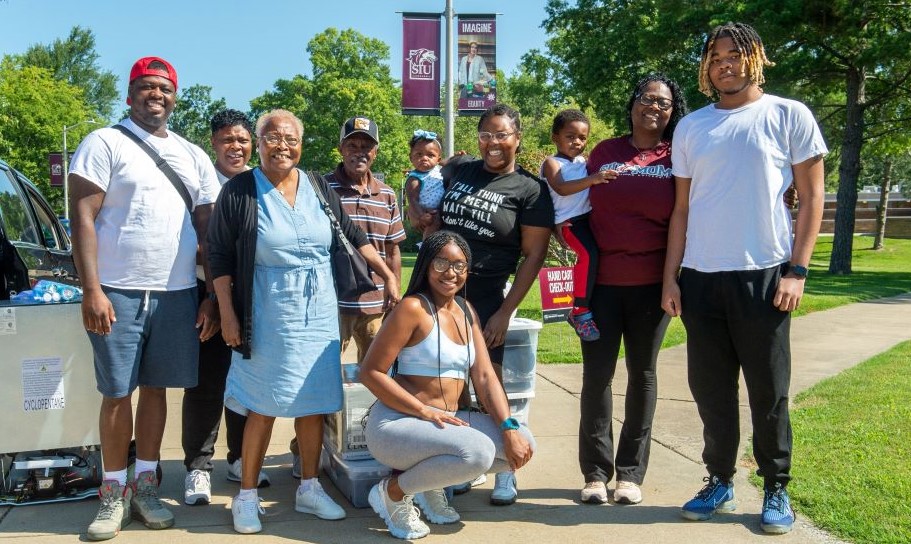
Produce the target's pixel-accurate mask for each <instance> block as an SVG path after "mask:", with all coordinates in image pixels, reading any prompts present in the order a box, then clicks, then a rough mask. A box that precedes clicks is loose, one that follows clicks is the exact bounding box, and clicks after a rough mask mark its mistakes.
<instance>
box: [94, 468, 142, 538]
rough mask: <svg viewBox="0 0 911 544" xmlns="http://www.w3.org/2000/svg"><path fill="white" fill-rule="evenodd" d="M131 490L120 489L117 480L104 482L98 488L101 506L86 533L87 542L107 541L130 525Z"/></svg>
mask: <svg viewBox="0 0 911 544" xmlns="http://www.w3.org/2000/svg"><path fill="white" fill-rule="evenodd" d="M132 496H133V488H131V487H130V486H126V487H125V488H124V487H120V484H119V483H118V482H117V480H105V481H104V482H102V483H101V487H99V488H98V499H99V500H100V501H101V506H99V507H98V513H97V514H95V519H94V521H92V523H91V524H90V525H89V529H88V531H86V535H85V536H86V537H88V539H89V540H108V539H111V538H114V537H115V536H117V535H118V534H119V533H120V529H122V528H124V527H126V526H127V525H129V524H130V521H131V519H130V498H131V497H132Z"/></svg>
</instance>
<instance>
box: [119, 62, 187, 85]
mask: <svg viewBox="0 0 911 544" xmlns="http://www.w3.org/2000/svg"><path fill="white" fill-rule="evenodd" d="M156 62H157V63H160V64H161V65H163V66H164V68H162V67H161V66H151V65H152V64H154V63H156ZM143 76H161V77H163V78H166V79H169V80H171V83H173V84H174V90H175V91H176V90H177V71H176V70H175V69H174V67H173V66H171V63H170V62H168V61H166V60H164V59H163V58H161V57H143V58H141V59H139V60H137V61H136V63H135V64H133V68H132V69H131V70H130V83H132V82H133V80H134V79H136V78H139V77H143Z"/></svg>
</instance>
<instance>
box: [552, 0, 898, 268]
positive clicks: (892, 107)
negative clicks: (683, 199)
mask: <svg viewBox="0 0 911 544" xmlns="http://www.w3.org/2000/svg"><path fill="white" fill-rule="evenodd" d="M547 13H548V19H547V20H546V21H545V23H544V24H545V28H547V30H548V31H549V32H551V33H553V34H554V37H553V38H552V39H551V40H550V41H549V45H550V47H551V50H552V51H553V52H554V54H555V55H556V56H557V58H558V59H560V60H561V61H563V62H565V63H566V64H567V70H568V74H569V77H570V81H571V82H572V87H573V89H574V90H576V91H579V96H580V97H585V98H586V99H591V100H593V101H594V102H595V106H596V108H597V107H598V104H599V102H605V101H608V103H610V101H612V100H616V98H617V97H618V93H617V87H618V85H619V82H618V78H619V81H623V80H624V79H625V80H627V81H631V80H632V79H633V78H634V77H635V76H636V75H638V74H640V73H641V72H643V71H645V70H651V69H661V70H664V71H665V72H666V73H669V74H671V75H672V76H674V77H676V78H678V79H680V80H681V83H683V84H684V86H685V88H686V89H687V90H688V91H687V98H688V99H689V100H690V102H691V105H692V106H696V105H698V103H699V102H701V101H700V100H696V98H697V97H696V95H695V93H693V92H692V90H691V89H693V88H694V87H695V78H696V76H697V66H698V64H697V63H698V58H699V52H700V47H701V44H702V42H703V41H704V39H705V35H706V33H707V32H708V30H709V29H711V28H712V27H713V26H714V25H717V24H720V23H724V22H726V21H731V20H734V21H746V22H752V23H754V24H755V25H756V26H757V27H758V30H759V32H760V35H762V37H763V40H764V41H765V46H766V49H767V50H768V52H769V56H770V57H771V58H772V60H773V61H775V62H777V66H776V67H774V68H770V69H769V70H768V72H767V73H768V77H767V79H768V83H767V84H766V85H765V88H766V89H767V90H769V91H771V92H775V93H777V94H784V95H786V96H794V97H796V98H798V99H801V100H804V101H805V102H807V103H808V105H810V107H811V109H813V110H814V111H815V112H816V114H817V116H818V117H819V119H820V121H821V123H822V125H823V129H824V132H825V133H826V135H827V136H828V141H829V142H830V144H832V145H831V146H830V147H833V148H834V147H836V145H837V146H838V147H839V149H837V155H838V160H839V167H838V178H839V181H838V208H837V211H836V218H835V222H836V224H835V240H834V243H833V250H832V257H831V261H830V263H829V272H831V273H835V274H848V273H850V272H851V249H852V247H851V246H852V242H853V234H854V213H855V207H856V203H857V183H858V176H859V174H860V171H861V151H862V149H863V145H864V142H865V141H866V140H867V139H869V138H870V137H872V136H873V135H874V133H876V134H880V133H882V134H885V133H900V132H901V131H907V130H908V129H909V128H911V113H909V111H908V110H909V104H911V4H909V3H908V2H905V1H896V2H882V1H875V0H805V1H795V0H750V1H722V2H718V1H714V0H687V1H683V0H666V1H658V0H649V1H641V2H629V1H623V2H603V1H596V0H580V1H579V2H577V5H576V6H573V7H571V6H569V4H568V3H567V2H565V1H562V0H549V2H548V6H547ZM670 38H673V39H670ZM591 59H598V62H591ZM872 119H879V120H881V121H880V122H881V123H883V124H878V125H875V128H874V125H873V124H871V120H872Z"/></svg>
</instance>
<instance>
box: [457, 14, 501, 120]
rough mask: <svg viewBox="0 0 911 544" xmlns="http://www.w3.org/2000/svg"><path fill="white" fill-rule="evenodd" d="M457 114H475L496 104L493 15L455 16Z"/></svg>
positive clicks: (495, 56)
mask: <svg viewBox="0 0 911 544" xmlns="http://www.w3.org/2000/svg"><path fill="white" fill-rule="evenodd" d="M458 36H459V47H458V59H459V67H458V71H457V73H458V79H457V82H458V88H459V114H461V115H479V114H480V113H481V112H483V111H484V110H486V109H487V108H489V107H490V106H493V105H494V104H496V103H497V79H496V77H497V17H496V15H459V29H458Z"/></svg>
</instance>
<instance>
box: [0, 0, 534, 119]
mask: <svg viewBox="0 0 911 544" xmlns="http://www.w3.org/2000/svg"><path fill="white" fill-rule="evenodd" d="M544 5H545V0H501V1H500V2H495V3H494V2H490V1H489V0H487V1H482V0H453V8H454V10H455V12H456V13H457V14H458V13H460V12H461V13H490V12H492V11H495V12H496V13H498V17H497V26H498V29H497V30H498V32H497V34H498V44H497V64H498V67H499V68H501V69H503V70H504V71H505V72H506V73H507V74H509V73H511V72H512V71H513V69H514V68H515V67H516V65H517V64H518V62H519V59H520V57H521V56H522V55H523V54H524V53H525V52H527V51H528V50H530V49H533V48H539V49H544V44H545V41H546V38H547V37H546V35H545V33H544V30H543V29H541V28H540V25H541V22H542V21H543V20H544V16H545V15H544ZM491 6H496V8H495V9H491ZM444 8H445V0H397V1H384V0H347V1H331V0H330V1H326V0H316V1H313V0H298V1H294V0H271V1H266V2H251V1H245V2H241V1H239V0H220V1H215V0H181V1H176V0H158V1H156V2H141V3H136V2H120V1H114V0H89V1H73V0H0V55H5V54H11V53H21V52H23V51H24V50H25V49H27V48H28V47H29V46H30V45H32V44H35V43H51V42H52V41H53V40H54V39H56V38H64V37H66V36H67V35H68V34H69V30H70V28H72V27H73V26H75V25H80V26H83V27H87V28H90V29H92V31H93V32H94V34H95V40H96V50H97V52H98V54H99V55H100V59H99V63H100V64H101V66H102V67H103V68H105V69H108V70H111V71H112V72H114V74H116V75H117V76H118V77H119V78H120V85H119V86H120V92H121V94H122V95H125V93H126V83H127V82H126V79H127V76H128V74H129V70H130V66H131V65H132V63H133V62H134V61H135V60H136V59H138V58H140V57H143V56H147V55H158V56H161V57H164V58H165V59H167V60H168V61H170V62H171V63H172V64H174V67H175V68H176V69H177V74H178V79H179V84H180V87H182V88H183V87H188V86H190V85H194V84H203V85H209V86H211V87H212V96H213V97H214V98H218V97H224V98H225V99H226V100H227V102H228V105H229V107H234V108H238V109H244V110H246V109H247V108H248V106H249V101H250V100H251V99H252V98H255V97H257V96H259V95H261V94H262V93H263V92H265V91H266V90H268V89H271V88H272V84H273V83H274V82H275V80H277V79H282V78H290V77H292V76H293V75H295V74H299V73H301V74H309V73H310V63H309V58H308V55H307V52H306V46H307V42H308V41H310V39H311V38H313V37H314V36H315V35H316V34H318V33H320V32H322V31H323V30H325V29H326V28H328V27H336V28H339V29H345V28H354V29H355V30H357V31H359V32H361V33H362V34H365V35H367V36H370V37H373V38H379V39H381V40H383V41H384V42H386V43H387V44H388V45H389V47H390V61H389V64H390V68H391V72H392V75H393V77H395V78H396V79H401V60H400V59H401V55H402V37H401V33H402V23H401V15H400V14H399V13H397V12H401V11H416V12H436V11H438V12H442V11H443V10H444ZM125 107H126V105H125V104H124V103H123V102H121V104H120V105H118V106H117V107H116V108H115V111H122V109H123V108H125Z"/></svg>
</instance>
